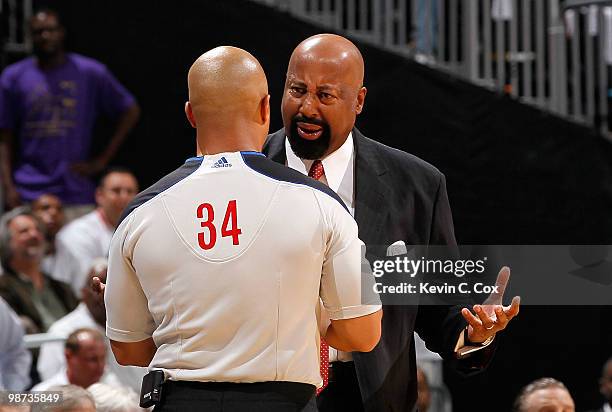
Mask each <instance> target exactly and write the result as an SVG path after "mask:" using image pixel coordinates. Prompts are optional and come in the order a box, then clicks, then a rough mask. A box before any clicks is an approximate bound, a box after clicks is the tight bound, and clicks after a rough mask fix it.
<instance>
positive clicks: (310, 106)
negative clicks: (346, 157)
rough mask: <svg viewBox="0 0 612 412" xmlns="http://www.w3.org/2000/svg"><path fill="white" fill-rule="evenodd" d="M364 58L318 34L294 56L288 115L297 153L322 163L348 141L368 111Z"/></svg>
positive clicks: (284, 107) (286, 96)
mask: <svg viewBox="0 0 612 412" xmlns="http://www.w3.org/2000/svg"><path fill="white" fill-rule="evenodd" d="M363 72H364V66H363V57H362V56H361V53H360V52H359V50H358V49H357V47H356V46H355V45H354V44H353V43H351V41H349V40H348V39H346V38H344V37H341V36H338V35H335V34H318V35H316V36H312V37H309V38H307V39H306V40H304V41H303V42H301V43H300V44H299V45H298V46H297V47H296V48H295V50H294V51H293V54H291V59H290V60H289V67H288V68H287V79H286V82H285V92H284V94H283V102H282V114H283V123H284V126H285V133H286V135H287V137H288V138H289V143H290V144H291V148H292V149H293V152H294V153H295V154H296V155H298V156H299V157H301V158H302V159H322V158H324V157H326V156H328V155H329V154H331V153H333V152H334V151H336V150H337V149H338V148H339V147H340V146H342V144H344V142H345V141H346V139H347V137H348V135H349V133H350V132H351V130H352V129H353V127H354V125H355V120H356V117H357V115H358V114H360V113H361V110H362V109H363V104H364V101H365V96H366V92H367V90H366V88H365V87H363Z"/></svg>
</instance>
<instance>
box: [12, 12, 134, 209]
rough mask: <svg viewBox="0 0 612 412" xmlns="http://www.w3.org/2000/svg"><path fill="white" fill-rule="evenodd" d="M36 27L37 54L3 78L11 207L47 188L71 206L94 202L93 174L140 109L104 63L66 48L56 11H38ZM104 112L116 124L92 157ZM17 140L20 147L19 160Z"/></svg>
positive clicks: (33, 21)
mask: <svg viewBox="0 0 612 412" xmlns="http://www.w3.org/2000/svg"><path fill="white" fill-rule="evenodd" d="M30 28H31V30H32V40H33V45H34V56H33V57H30V58H27V59H24V60H21V61H19V62H17V63H15V64H13V65H10V66H8V67H7V68H6V69H5V70H4V72H3V73H2V76H1V77H0V165H1V166H0V167H1V170H0V174H1V175H2V183H3V186H4V189H5V191H6V192H5V193H6V195H5V198H6V203H7V206H9V207H10V208H12V207H15V206H17V205H18V204H20V203H21V202H22V201H26V202H30V201H32V200H34V199H36V198H37V197H38V196H40V195H41V194H43V193H52V194H54V195H56V196H58V197H59V198H60V199H61V200H62V202H63V203H64V204H65V205H66V206H68V207H70V206H79V205H85V204H93V201H94V199H93V193H94V190H95V186H94V184H93V183H92V181H91V180H90V179H89V176H91V175H93V174H96V173H98V172H100V171H102V170H103V169H104V168H105V167H106V166H107V164H108V163H109V161H110V160H111V158H112V157H113V156H114V155H115V153H116V152H117V149H118V148H119V146H120V145H121V143H122V142H123V141H124V140H125V138H126V136H127V134H128V133H129V131H130V130H131V129H132V127H133V126H134V125H135V124H136V122H137V121H138V117H139V115H140V109H139V107H138V105H137V103H136V101H135V99H134V97H133V96H132V95H131V94H130V93H129V92H128V91H127V90H126V89H125V88H124V87H123V86H122V85H121V84H120V83H119V82H118V81H117V80H116V79H115V78H114V77H113V75H112V74H111V73H110V72H109V70H108V69H107V68H106V67H105V66H104V65H103V64H101V63H99V62H98V61H96V60H93V59H90V58H87V57H84V56H81V55H78V54H74V53H67V52H65V50H64V34H65V33H64V28H63V27H62V25H61V23H60V20H59V16H58V15H57V13H56V12H54V11H51V10H43V11H39V12H37V13H35V14H34V16H33V17H32V19H31V21H30ZM99 113H102V114H104V115H106V116H107V117H109V118H112V119H115V120H116V127H115V130H114V133H113V135H112V137H111V138H110V140H109V142H108V145H107V146H106V148H105V150H104V151H103V152H102V153H100V154H99V155H97V156H95V157H93V158H91V159H90V158H89V155H90V153H89V152H90V145H91V137H92V128H93V126H94V122H95V120H96V117H97V115H98V114H99ZM15 139H18V147H19V151H18V153H16V155H17V156H16V158H15V159H14V160H15V162H14V163H13V162H12V161H11V160H12V159H11V154H12V145H13V142H14V140H15ZM13 166H14V167H13Z"/></svg>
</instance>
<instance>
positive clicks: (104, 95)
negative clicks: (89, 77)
mask: <svg viewBox="0 0 612 412" xmlns="http://www.w3.org/2000/svg"><path fill="white" fill-rule="evenodd" d="M96 86H97V92H98V93H97V97H98V99H97V103H98V105H99V107H100V108H101V110H102V112H104V114H105V115H107V116H109V117H113V118H114V117H117V116H119V115H121V114H122V113H124V112H125V111H126V110H128V109H129V108H130V107H132V106H133V105H134V104H136V99H135V98H134V96H132V94H131V93H130V92H129V91H128V90H127V89H126V88H125V87H124V86H123V85H122V84H121V83H119V81H118V80H117V79H116V78H115V76H113V74H112V73H111V72H110V71H109V70H108V68H107V67H106V66H102V69H101V70H100V72H99V73H98V77H97V85H96Z"/></svg>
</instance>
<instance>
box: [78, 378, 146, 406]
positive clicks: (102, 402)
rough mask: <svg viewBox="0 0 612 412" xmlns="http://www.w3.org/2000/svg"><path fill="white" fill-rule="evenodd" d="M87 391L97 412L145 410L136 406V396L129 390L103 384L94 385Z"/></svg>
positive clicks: (137, 402)
mask: <svg viewBox="0 0 612 412" xmlns="http://www.w3.org/2000/svg"><path fill="white" fill-rule="evenodd" d="M87 390H88V391H89V393H91V394H92V395H93V397H94V400H95V401H96V411H97V412H138V411H145V410H146V409H142V408H141V407H140V406H139V405H138V404H139V399H138V395H137V394H136V393H135V392H134V391H132V390H130V389H127V388H120V387H116V386H110V385H106V384H104V383H94V384H93V385H91V386H90V387H89V388H87Z"/></svg>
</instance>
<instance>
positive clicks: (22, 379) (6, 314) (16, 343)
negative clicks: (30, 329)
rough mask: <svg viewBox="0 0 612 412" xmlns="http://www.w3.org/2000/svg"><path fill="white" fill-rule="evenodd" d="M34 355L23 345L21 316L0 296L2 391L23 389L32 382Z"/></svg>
mask: <svg viewBox="0 0 612 412" xmlns="http://www.w3.org/2000/svg"><path fill="white" fill-rule="evenodd" d="M31 363H32V355H30V352H28V351H27V350H26V348H25V347H24V346H23V327H22V326H21V323H20V322H19V318H18V317H17V315H16V314H15V312H13V311H12V310H11V308H10V307H9V306H8V305H7V304H6V302H5V301H4V300H3V299H2V298H0V391H1V390H5V389H6V390H9V391H22V390H24V389H25V388H27V387H28V385H29V384H30V376H29V371H30V364H31Z"/></svg>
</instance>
